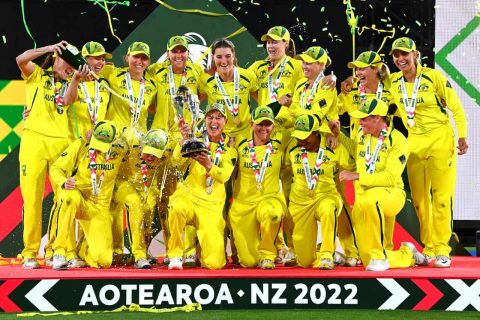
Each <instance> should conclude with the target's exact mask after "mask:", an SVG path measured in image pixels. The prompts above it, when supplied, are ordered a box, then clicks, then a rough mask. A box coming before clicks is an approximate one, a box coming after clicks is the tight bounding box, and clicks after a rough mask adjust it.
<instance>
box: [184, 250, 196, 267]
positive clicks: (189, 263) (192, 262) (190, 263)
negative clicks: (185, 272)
mask: <svg viewBox="0 0 480 320" xmlns="http://www.w3.org/2000/svg"><path fill="white" fill-rule="evenodd" d="M183 266H184V267H186V268H193V267H196V266H197V254H196V253H193V254H191V255H189V256H188V257H185V260H184V261H183Z"/></svg>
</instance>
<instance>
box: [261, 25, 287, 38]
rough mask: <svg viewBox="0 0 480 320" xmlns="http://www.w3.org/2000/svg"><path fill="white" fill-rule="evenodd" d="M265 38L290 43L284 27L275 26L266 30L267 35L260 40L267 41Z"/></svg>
mask: <svg viewBox="0 0 480 320" xmlns="http://www.w3.org/2000/svg"><path fill="white" fill-rule="evenodd" d="M267 37H270V38H272V39H273V40H276V41H280V40H284V41H286V42H288V41H290V32H288V30H287V28H285V27H282V26H276V27H272V28H270V29H268V31H267V33H266V34H264V35H263V36H262V37H261V40H262V41H267Z"/></svg>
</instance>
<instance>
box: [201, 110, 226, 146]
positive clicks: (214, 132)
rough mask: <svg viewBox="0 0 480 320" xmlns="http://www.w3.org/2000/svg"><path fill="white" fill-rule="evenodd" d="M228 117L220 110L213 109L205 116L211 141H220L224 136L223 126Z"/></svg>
mask: <svg viewBox="0 0 480 320" xmlns="http://www.w3.org/2000/svg"><path fill="white" fill-rule="evenodd" d="M226 122H227V119H225V117H224V116H223V115H222V114H221V113H220V112H219V111H218V110H213V111H210V112H209V113H207V115H206V116H205V124H206V127H207V133H208V138H209V139H210V140H211V141H214V142H218V141H220V138H221V137H222V132H223V128H224V127H225V123H226Z"/></svg>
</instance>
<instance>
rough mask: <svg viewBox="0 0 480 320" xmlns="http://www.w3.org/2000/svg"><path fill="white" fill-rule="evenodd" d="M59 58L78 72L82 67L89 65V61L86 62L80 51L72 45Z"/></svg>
mask: <svg viewBox="0 0 480 320" xmlns="http://www.w3.org/2000/svg"><path fill="white" fill-rule="evenodd" d="M59 56H60V57H61V58H62V59H63V60H65V62H66V63H68V64H69V65H70V66H71V67H72V68H74V69H76V70H78V68H80V66H81V65H84V64H87V60H85V58H84V57H83V56H82V54H81V53H80V51H78V49H77V48H76V47H75V46H72V45H71V44H69V45H68V46H67V49H65V50H62V53H61V54H60V55H59Z"/></svg>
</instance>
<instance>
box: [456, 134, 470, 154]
mask: <svg viewBox="0 0 480 320" xmlns="http://www.w3.org/2000/svg"><path fill="white" fill-rule="evenodd" d="M457 149H458V155H459V156H461V155H462V154H465V153H467V150H468V142H467V138H458V145H457Z"/></svg>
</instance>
